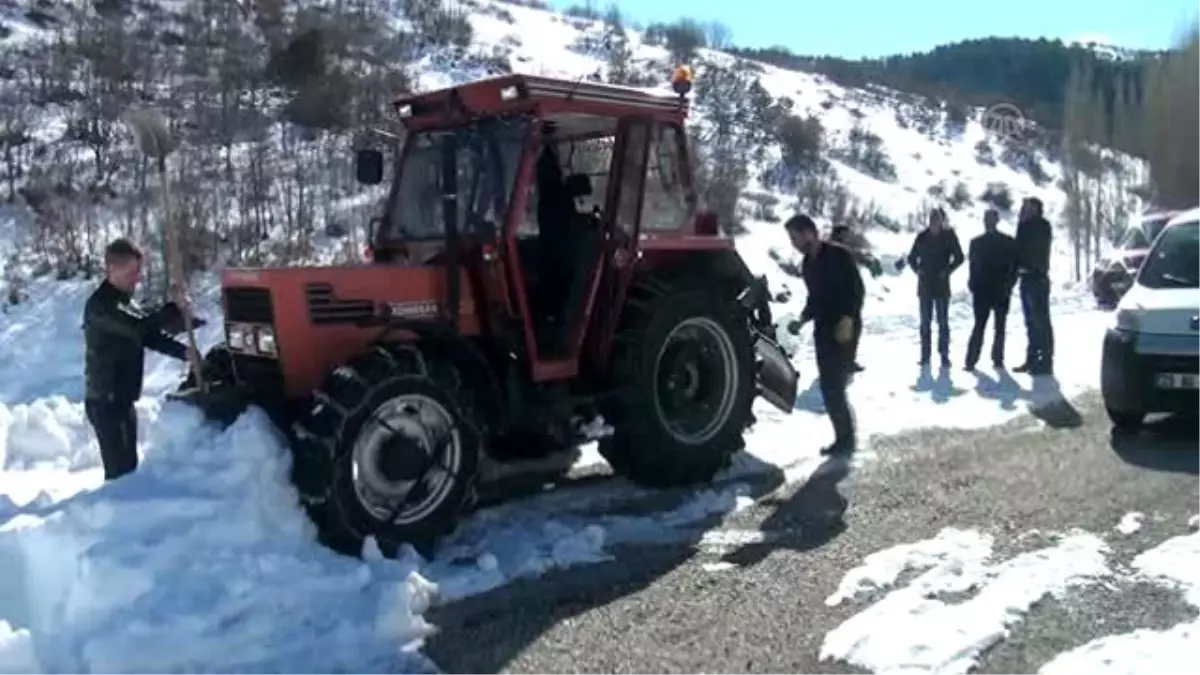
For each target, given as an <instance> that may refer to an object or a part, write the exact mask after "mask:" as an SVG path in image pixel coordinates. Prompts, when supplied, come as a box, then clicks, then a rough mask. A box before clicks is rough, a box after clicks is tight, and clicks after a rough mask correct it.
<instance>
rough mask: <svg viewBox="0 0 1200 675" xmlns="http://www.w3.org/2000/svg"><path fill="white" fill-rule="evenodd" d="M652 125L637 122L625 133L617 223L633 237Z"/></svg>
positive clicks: (616, 214) (621, 159)
mask: <svg viewBox="0 0 1200 675" xmlns="http://www.w3.org/2000/svg"><path fill="white" fill-rule="evenodd" d="M649 131H650V125H649V124H648V123H646V122H642V121H637V122H633V123H631V124H630V125H629V127H628V129H627V130H626V132H625V148H624V151H623V153H622V156H621V158H620V161H621V174H620V175H621V185H620V190H619V191H618V193H617V204H616V209H615V210H616V213H615V214H614V215H615V216H616V218H615V222H616V225H617V227H618V228H619V229H620V230H621V231H622V232H625V233H626V234H628V235H630V236H633V233H634V231H635V230H636V228H637V222H638V203H639V197H640V196H641V191H642V178H643V177H644V175H645V172H646V164H645V162H646V159H647V157H646V142H647V141H648V140H649V139H648V138H647V136H648V135H649Z"/></svg>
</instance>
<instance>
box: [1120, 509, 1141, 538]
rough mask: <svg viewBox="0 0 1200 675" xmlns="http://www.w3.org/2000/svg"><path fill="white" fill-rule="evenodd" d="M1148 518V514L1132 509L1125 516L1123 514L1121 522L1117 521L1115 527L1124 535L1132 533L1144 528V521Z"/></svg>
mask: <svg viewBox="0 0 1200 675" xmlns="http://www.w3.org/2000/svg"><path fill="white" fill-rule="evenodd" d="M1145 519H1146V514H1144V513H1139V512H1137V511H1130V512H1129V513H1126V514H1125V515H1124V516H1121V522H1119V523H1117V527H1116V528H1115V529H1116V531H1117V532H1120V533H1121V534H1124V535H1130V534H1133V533H1134V532H1137V531H1138V530H1140V529H1142V521H1144V520H1145Z"/></svg>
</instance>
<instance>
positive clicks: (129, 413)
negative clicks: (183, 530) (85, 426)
mask: <svg viewBox="0 0 1200 675" xmlns="http://www.w3.org/2000/svg"><path fill="white" fill-rule="evenodd" d="M141 278H142V252H141V251H140V250H138V248H137V247H136V246H134V245H133V244H132V243H131V242H130V241H129V240H127V239H117V240H116V241H114V242H112V243H111V244H109V245H108V248H106V249H105V251H104V281H102V282H101V283H100V286H99V287H98V288H97V289H96V290H95V292H93V293H92V295H91V297H89V298H88V300H87V304H86V305H84V310H83V331H84V341H85V343H86V356H85V365H84V369H85V378H86V381H87V384H86V387H87V393H86V398H85V402H84V408H85V410H86V411H87V417H88V421H89V422H90V423H91V425H92V429H94V430H95V432H96V440H97V441H98V442H99V444H100V458H101V459H102V460H103V462H104V479H105V480H113V479H115V478H120V477H121V476H124V475H125V474H128V473H131V472H132V471H134V470H135V469H136V468H137V463H138V456H137V415H136V414H135V412H134V410H133V404H134V402H135V401H137V400H138V398H140V397H141V395H142V375H143V373H142V371H143V367H144V361H145V353H144V351H143V350H146V349H151V350H154V351H156V352H158V353H160V354H165V355H167V356H170V357H171V358H175V359H179V360H185V359H187V347H186V346H185V345H184V344H183V343H181V342H177V341H175V340H174V339H173V338H172V337H171V335H173V334H177V333H180V332H183V330H184V329H185V326H184V312H183V308H182V307H181V306H180V305H181V302H186V300H185V298H184V296H183V295H182V294H177V297H176V300H175V301H173V302H168V303H166V304H165V305H163V306H162V307H160V308H159V309H158V310H157V311H154V312H147V311H145V310H143V309H142V308H141V307H139V306H138V305H137V303H136V302H135V301H134V300H133V293H134V291H135V290H136V289H137V285H138V282H139V281H141Z"/></svg>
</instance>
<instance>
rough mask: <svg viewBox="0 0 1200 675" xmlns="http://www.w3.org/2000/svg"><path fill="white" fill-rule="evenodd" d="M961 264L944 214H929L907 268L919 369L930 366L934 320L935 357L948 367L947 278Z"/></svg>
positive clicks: (960, 252) (937, 210) (959, 251)
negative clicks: (916, 308)
mask: <svg viewBox="0 0 1200 675" xmlns="http://www.w3.org/2000/svg"><path fill="white" fill-rule="evenodd" d="M962 264H963V250H962V244H960V243H959V241H958V235H957V234H955V233H954V230H952V229H950V228H949V227H947V226H946V212H945V211H943V210H942V209H941V208H935V209H933V210H932V211H930V212H929V227H927V228H925V229H924V230H922V231H921V233H920V234H918V235H917V238H916V239H915V240H913V245H912V249H911V250H910V251H909V252H908V266H909V267H911V268H912V270H913V272H915V273H916V275H917V298H918V300H919V301H920V313H921V317H920V320H921V325H920V331H921V365H922V366H927V365H929V353H930V338H931V336H930V333H931V326H930V324H931V323H932V319H933V317H934V316H935V315H936V317H937V323H938V354H939V355H941V357H942V367H943V368H949V367H950V316H949V314H950V275H951V274H953V273H954V270H956V269H958V268H959V266H960V265H962Z"/></svg>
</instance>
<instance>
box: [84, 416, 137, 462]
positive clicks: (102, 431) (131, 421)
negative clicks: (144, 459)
mask: <svg viewBox="0 0 1200 675" xmlns="http://www.w3.org/2000/svg"><path fill="white" fill-rule="evenodd" d="M84 410H85V411H87V418H88V422H91V424H92V429H93V430H94V431H95V432H96V441H97V442H98V443H99V444H100V459H101V460H102V461H103V462H104V480H113V479H114V478H120V477H121V476H124V475H125V474H128V473H133V471H134V470H135V469H137V465H138V456H137V413H136V412H134V409H133V404H132V403H124V402H113V401H103V400H96V399H88V400H87V401H86V402H85V403H84Z"/></svg>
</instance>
